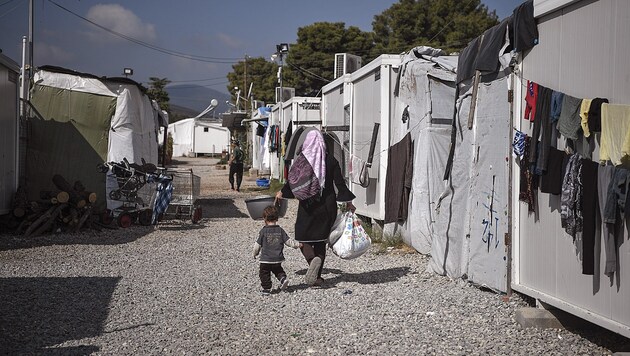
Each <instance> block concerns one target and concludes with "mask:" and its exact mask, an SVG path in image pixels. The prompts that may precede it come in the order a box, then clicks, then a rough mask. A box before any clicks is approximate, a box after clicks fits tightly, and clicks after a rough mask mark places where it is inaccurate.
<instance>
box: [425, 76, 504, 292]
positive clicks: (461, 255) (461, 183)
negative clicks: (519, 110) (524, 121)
mask: <svg viewBox="0 0 630 356" xmlns="http://www.w3.org/2000/svg"><path fill="white" fill-rule="evenodd" d="M507 81H508V77H503V78H501V79H497V80H495V81H492V82H490V83H481V84H480V86H479V91H478V97H477V104H476V111H475V116H474V121H473V127H472V129H471V130H469V129H468V112H469V109H470V103H471V98H472V97H471V92H472V89H469V91H468V92H466V93H464V94H463V95H462V96H460V98H459V100H458V103H459V104H460V105H458V108H459V109H458V113H457V115H456V118H457V122H456V125H455V127H456V129H457V135H456V137H457V139H456V143H455V145H456V146H455V156H454V160H453V167H452V171H451V175H450V179H449V180H448V181H447V185H446V188H445V189H444V191H443V193H442V196H441V199H440V202H439V203H438V207H437V209H436V211H437V217H436V224H435V231H436V232H437V233H436V234H435V235H434V239H433V241H432V242H433V243H432V246H431V261H430V263H429V268H430V269H431V270H433V271H434V272H436V273H439V274H444V275H448V276H450V277H452V278H467V279H468V280H469V281H471V282H473V283H476V284H479V285H483V286H486V287H488V288H491V289H494V290H498V291H505V290H506V288H507V285H506V273H507V262H506V261H507V255H506V249H505V244H504V236H505V233H506V232H508V230H507V226H508V214H507V212H508V208H507V204H508V179H507V178H508V170H507V164H506V158H507V157H509V148H510V139H509V133H510V127H509V122H510V121H509V115H510V113H509V103H508V102H507V100H506V93H507V89H508V88H507ZM462 217H463V218H462Z"/></svg>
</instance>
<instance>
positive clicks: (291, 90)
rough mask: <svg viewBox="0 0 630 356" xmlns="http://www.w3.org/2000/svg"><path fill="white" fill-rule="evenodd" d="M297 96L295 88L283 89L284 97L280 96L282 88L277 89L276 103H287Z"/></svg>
mask: <svg viewBox="0 0 630 356" xmlns="http://www.w3.org/2000/svg"><path fill="white" fill-rule="evenodd" d="M294 96H295V88H285V87H282V96H280V87H276V103H279V102H281V101H283V102H284V101H287V100H289V99H291V98H292V97H294Z"/></svg>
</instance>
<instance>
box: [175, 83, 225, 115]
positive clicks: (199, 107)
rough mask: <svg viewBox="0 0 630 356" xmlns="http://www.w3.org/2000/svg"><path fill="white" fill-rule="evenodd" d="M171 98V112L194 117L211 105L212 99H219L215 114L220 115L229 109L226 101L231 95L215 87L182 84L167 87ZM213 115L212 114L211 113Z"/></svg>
mask: <svg viewBox="0 0 630 356" xmlns="http://www.w3.org/2000/svg"><path fill="white" fill-rule="evenodd" d="M166 91H167V92H168V96H169V98H170V104H171V112H172V113H173V111H174V110H175V109H177V110H176V111H175V112H177V113H179V114H183V115H185V116H189V117H194V116H196V115H197V114H199V113H200V112H201V111H203V110H204V109H205V108H207V107H208V105H210V101H211V100H212V99H217V101H219V105H218V106H217V108H216V109H215V113H214V115H215V116H216V117H219V113H222V112H225V111H227V110H228V105H227V104H226V103H225V102H226V101H229V100H230V95H229V94H226V93H222V92H220V91H218V90H215V89H210V88H206V87H203V86H200V85H191V84H182V85H173V86H168V87H166ZM210 116H212V114H210Z"/></svg>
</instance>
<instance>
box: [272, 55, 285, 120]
mask: <svg viewBox="0 0 630 356" xmlns="http://www.w3.org/2000/svg"><path fill="white" fill-rule="evenodd" d="M288 53H289V44H288V43H280V44H279V45H276V53H275V57H272V58H273V59H275V58H278V57H279V58H280V68H278V83H279V84H280V102H281V103H282V102H284V99H283V98H282V67H283V66H284V56H286V55H287V54H288ZM280 111H282V107H281V108H280Z"/></svg>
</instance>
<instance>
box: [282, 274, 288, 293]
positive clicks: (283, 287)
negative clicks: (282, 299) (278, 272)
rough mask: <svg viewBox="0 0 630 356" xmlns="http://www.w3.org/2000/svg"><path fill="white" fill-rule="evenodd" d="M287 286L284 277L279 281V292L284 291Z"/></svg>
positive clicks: (286, 279)
mask: <svg viewBox="0 0 630 356" xmlns="http://www.w3.org/2000/svg"><path fill="white" fill-rule="evenodd" d="M288 286H289V279H288V278H287V277H286V276H284V277H282V279H280V290H285V289H287V287H288Z"/></svg>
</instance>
